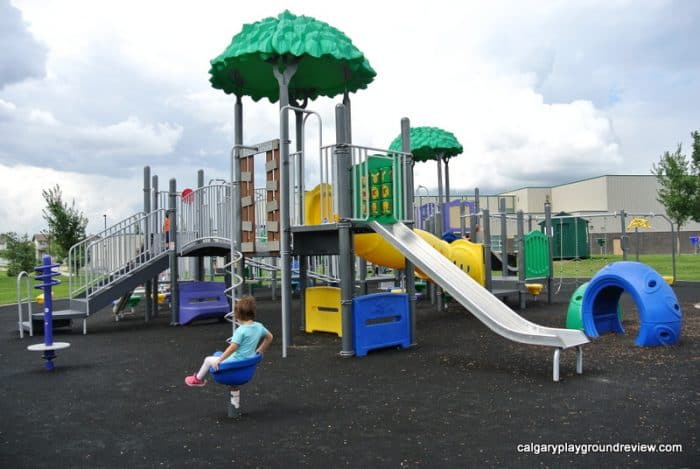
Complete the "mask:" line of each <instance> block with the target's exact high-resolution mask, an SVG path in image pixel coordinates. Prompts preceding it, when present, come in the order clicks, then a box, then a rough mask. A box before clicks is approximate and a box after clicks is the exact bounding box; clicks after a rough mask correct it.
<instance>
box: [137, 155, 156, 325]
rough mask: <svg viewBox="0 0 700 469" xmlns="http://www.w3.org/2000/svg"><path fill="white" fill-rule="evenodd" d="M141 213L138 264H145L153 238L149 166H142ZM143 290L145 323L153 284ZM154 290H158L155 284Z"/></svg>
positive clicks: (149, 316)
mask: <svg viewBox="0 0 700 469" xmlns="http://www.w3.org/2000/svg"><path fill="white" fill-rule="evenodd" d="M143 213H145V214H146V217H145V218H144V221H143V246H142V247H141V249H140V251H141V252H140V253H139V254H140V258H139V262H142V263H145V262H146V260H147V259H149V258H150V255H151V253H152V252H153V237H152V236H151V231H155V230H154V227H152V226H150V223H149V220H150V217H149V216H148V215H149V214H150V213H151V168H150V166H144V168H143ZM143 287H144V288H143V290H144V295H146V298H144V300H143V301H144V305H145V306H144V313H143V316H144V320H145V321H146V322H148V321H150V320H151V314H152V311H151V308H152V306H153V303H152V302H151V298H152V297H153V290H154V286H153V282H152V281H151V280H150V279H149V280H146V281H145V282H144V286H143ZM155 288H158V286H157V284H156V286H155Z"/></svg>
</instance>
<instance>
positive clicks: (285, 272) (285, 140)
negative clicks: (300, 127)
mask: <svg viewBox="0 0 700 469" xmlns="http://www.w3.org/2000/svg"><path fill="white" fill-rule="evenodd" d="M296 70H297V65H296V64H287V65H286V68H285V69H284V71H280V70H279V69H277V68H273V72H274V74H275V77H276V78H277V83H278V84H279V89H280V110H282V109H284V108H285V107H287V106H289V82H290V80H291V79H292V77H293V76H294V73H295V72H296ZM280 163H281V168H280V261H281V262H282V266H281V267H282V268H281V270H282V305H281V306H282V308H281V309H282V312H281V315H282V357H286V356H287V346H288V345H290V344H291V343H292V326H291V323H290V320H291V312H292V255H291V249H290V245H291V239H290V236H291V233H290V214H289V211H290V208H291V203H290V194H289V113H288V112H287V111H286V110H284V111H283V112H281V113H280Z"/></svg>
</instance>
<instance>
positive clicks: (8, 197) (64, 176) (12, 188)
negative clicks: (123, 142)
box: [0, 164, 141, 237]
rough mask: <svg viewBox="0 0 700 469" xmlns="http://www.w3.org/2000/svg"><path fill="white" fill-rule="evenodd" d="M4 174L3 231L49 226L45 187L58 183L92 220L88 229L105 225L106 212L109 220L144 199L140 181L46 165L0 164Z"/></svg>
mask: <svg viewBox="0 0 700 469" xmlns="http://www.w3.org/2000/svg"><path fill="white" fill-rule="evenodd" d="M0 173H2V175H3V196H2V199H3V203H2V204H0V233H4V232H8V231H14V232H17V233H21V234H24V233H28V234H29V236H30V237H31V235H32V234H35V233H38V232H40V231H41V230H42V229H46V222H45V221H44V219H43V217H42V210H43V208H44V207H45V205H46V203H45V201H44V199H43V197H42V195H41V192H42V190H45V189H49V188H51V187H53V186H55V185H56V184H58V185H59V186H60V188H61V192H62V195H63V200H64V201H65V202H67V203H69V204H70V203H71V202H72V201H73V200H74V201H75V207H76V208H77V209H78V210H80V211H81V212H83V213H84V214H85V215H86V216H87V217H88V220H89V222H90V223H89V225H88V231H89V232H96V231H99V230H100V229H101V227H102V222H103V216H102V215H103V214H107V218H108V221H109V222H110V223H113V222H116V221H118V220H120V219H122V218H126V217H127V216H129V215H131V214H133V213H135V212H136V211H138V209H139V203H141V199H139V198H138V197H134V194H135V193H138V182H137V181H124V180H123V179H118V178H113V177H108V176H95V175H86V174H79V173H74V172H67V171H56V170H53V169H47V168H37V167H32V166H25V165H18V166H8V165H3V164H0Z"/></svg>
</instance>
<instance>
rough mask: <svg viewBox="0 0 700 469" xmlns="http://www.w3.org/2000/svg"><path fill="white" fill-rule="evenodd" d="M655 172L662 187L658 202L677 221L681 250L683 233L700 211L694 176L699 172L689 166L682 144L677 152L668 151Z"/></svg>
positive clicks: (654, 167) (696, 183)
mask: <svg viewBox="0 0 700 469" xmlns="http://www.w3.org/2000/svg"><path fill="white" fill-rule="evenodd" d="M651 172H652V174H654V175H656V179H657V181H659V184H660V186H661V187H660V188H659V191H658V198H657V199H656V200H658V201H659V202H660V203H661V204H662V205H663V206H664V208H665V209H666V213H667V214H668V216H669V217H670V218H671V220H673V221H674V222H675V224H676V227H677V228H678V231H677V233H676V234H677V237H678V238H677V245H678V246H679V247H680V231H681V229H682V227H683V225H685V223H686V222H687V221H688V220H689V219H691V218H693V214H694V213H695V212H696V211H697V198H698V190H700V189H699V186H698V182H697V178H698V176H697V175H694V174H693V173H694V172H695V169H694V168H693V167H692V166H690V165H689V164H688V159H687V158H686V156H685V155H684V154H683V148H682V144H680V143H679V144H678V148H677V149H676V151H675V152H673V153H669V152H668V151H667V152H664V154H663V155H661V159H660V160H659V162H658V163H657V164H654V165H652V171H651ZM679 252H680V250H679Z"/></svg>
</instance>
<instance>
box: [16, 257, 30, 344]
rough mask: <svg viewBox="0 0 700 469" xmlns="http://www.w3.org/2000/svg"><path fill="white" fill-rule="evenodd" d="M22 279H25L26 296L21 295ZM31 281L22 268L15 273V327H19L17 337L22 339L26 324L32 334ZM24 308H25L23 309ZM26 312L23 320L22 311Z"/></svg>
mask: <svg viewBox="0 0 700 469" xmlns="http://www.w3.org/2000/svg"><path fill="white" fill-rule="evenodd" d="M22 279H24V280H25V282H24V283H25V286H26V292H27V293H26V296H23V295H22ZM33 291H34V290H33V289H32V282H31V277H30V276H29V274H28V273H27V272H25V271H24V270H23V271H22V272H20V273H19V274H17V327H18V328H19V338H20V339H24V328H25V326H26V328H27V330H28V331H29V335H30V336H33V335H34V323H33V321H32V300H33V299H32V292H33ZM25 308H26V309H25ZM25 311H26V313H27V320H26V321H25V320H24V313H25Z"/></svg>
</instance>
